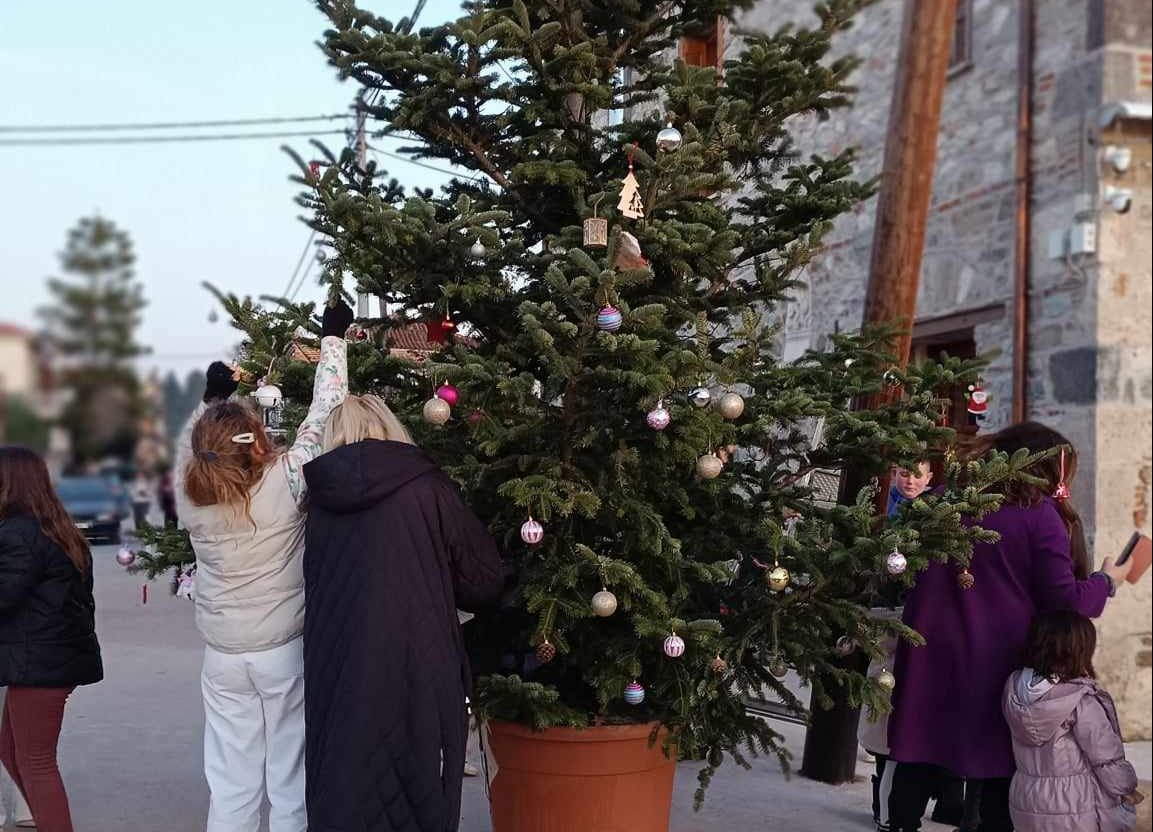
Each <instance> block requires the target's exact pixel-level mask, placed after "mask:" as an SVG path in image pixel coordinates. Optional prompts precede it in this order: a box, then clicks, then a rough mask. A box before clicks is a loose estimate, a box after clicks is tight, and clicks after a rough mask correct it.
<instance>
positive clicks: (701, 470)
mask: <svg viewBox="0 0 1153 832" xmlns="http://www.w3.org/2000/svg"><path fill="white" fill-rule="evenodd" d="M724 467H725V464H724V463H723V462H721V458H720V457H719V456H717V455H716V454H714V453H707V454H705V455H704V456H702V457H701V458H700V459H698V460H697V476H698V477H700V478H701V479H702V480H713V479H716V478H717V477H719V476H720V475H721V470H722V469H723V468H724Z"/></svg>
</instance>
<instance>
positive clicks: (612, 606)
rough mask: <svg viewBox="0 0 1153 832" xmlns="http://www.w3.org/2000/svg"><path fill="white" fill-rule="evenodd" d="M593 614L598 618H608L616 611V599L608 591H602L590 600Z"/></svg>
mask: <svg viewBox="0 0 1153 832" xmlns="http://www.w3.org/2000/svg"><path fill="white" fill-rule="evenodd" d="M592 608H593V614H594V615H596V616H598V617H600V618H608V617H609V616H610V615H612V614H613V613H614V612H616V611H617V597H616V596H615V595H613V594H612V593H611V592H609V591H608V589H602V590H601V591H600V592H598V593H597V594H596V595H594V596H593V600H592Z"/></svg>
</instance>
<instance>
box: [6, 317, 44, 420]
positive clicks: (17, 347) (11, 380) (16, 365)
mask: <svg viewBox="0 0 1153 832" xmlns="http://www.w3.org/2000/svg"><path fill="white" fill-rule="evenodd" d="M50 385H51V375H50V373H49V370H48V366H47V362H45V361H44V359H43V356H42V354H41V351H40V349H39V343H38V339H37V337H36V333H34V332H32V331H31V330H29V329H25V328H24V327H22V326H17V325H16V324H9V323H4V322H3V321H0V390H2V391H4V392H5V393H6V394H7V395H9V396H19V397H20V398H22V399H25V400H27V401H29V402H30V403H31V402H33V401H35V400H38V399H40V398H42V394H43V393H45V392H46V391H47V389H49V387H50Z"/></svg>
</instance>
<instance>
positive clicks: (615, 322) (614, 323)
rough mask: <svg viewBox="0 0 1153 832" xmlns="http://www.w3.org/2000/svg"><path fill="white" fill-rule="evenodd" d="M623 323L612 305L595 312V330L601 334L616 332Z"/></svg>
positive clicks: (619, 313)
mask: <svg viewBox="0 0 1153 832" xmlns="http://www.w3.org/2000/svg"><path fill="white" fill-rule="evenodd" d="M623 322H624V316H623V315H621V311H620V310H619V309H617V308H616V307H615V306H613V305H612V304H607V305H605V306H602V307H601V308H600V311H599V312H597V329H599V330H601V331H603V332H616V331H617V330H618V329H620V328H621V324H622V323H623Z"/></svg>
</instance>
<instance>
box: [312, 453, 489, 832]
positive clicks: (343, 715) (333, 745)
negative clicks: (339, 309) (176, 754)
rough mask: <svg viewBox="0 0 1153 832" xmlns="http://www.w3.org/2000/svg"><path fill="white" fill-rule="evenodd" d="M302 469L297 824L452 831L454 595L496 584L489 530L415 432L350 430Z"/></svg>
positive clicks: (461, 741)
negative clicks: (343, 441) (303, 797)
mask: <svg viewBox="0 0 1153 832" xmlns="http://www.w3.org/2000/svg"><path fill="white" fill-rule="evenodd" d="M304 476H305V479H306V481H307V483H308V494H309V508H308V526H307V531H306V539H305V552H304V577H305V598H306V609H305V618H304V686H305V708H306V718H305V725H306V743H305V769H306V770H307V772H308V776H307V802H308V828H309V830H310V832H454V830H456V829H457V826H458V824H459V821H460V790H461V780H462V776H463V769H464V758H465V745H466V743H467V738H468V716H467V706H466V702H465V698H466V695H467V693H468V690H469V684H470V681H471V674H470V671H469V666H468V659H467V657H466V655H465V650H464V644H463V641H462V637H461V630H460V625H459V623H458V618H457V609H458V608H459V609H462V610H465V611H472V612H475V611H477V609H478V608H481V607H483V606H485V605H487V604H488V603H490V602H491V601H495V600H496V598H497V597H498V595H499V593H500V591H501V590H502V588H503V584H504V581H503V571H502V567H501V561H500V556H499V554H498V553H497V550H496V546H495V544H494V543H493V541H492V538H491V537H490V535H489V533H488V530H487V529H486V528H485V527H484V525H483V524H482V523H481V522H480V521H479V520H478V519H477V518H476V516H475V515H474V514H473V513H472V512H471V511H470V510H469V509H468V508H467V507H466V506H465V504H464V502H463V501H462V500H461V497H460V494H459V492H458V490H457V488H456V486H455V485H454V484H453V483H452V481H451V480H450V479H449V478H448V477H447V476H446V475H445V474H444V473H443V472H442V471H441V470H440V469H439V468H438V467H437V466H436V464H435V463H434V462H433V461H432V460H431V459H430V458H429V457H428V456H427V455H426V454H425V453H424V452H423V451H422V450H420V449H419V448H417V447H414V446H412V445H408V444H403V443H399V442H384V441H378V440H366V441H363V442H357V443H355V444H352V445H346V446H344V447H341V448H337V449H336V450H334V451H331V452H329V453H327V454H324V455H323V456H321V457H318V458H317V459H315V460H313V461H312V462H310V463H308V465H306V466H305V468H304Z"/></svg>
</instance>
